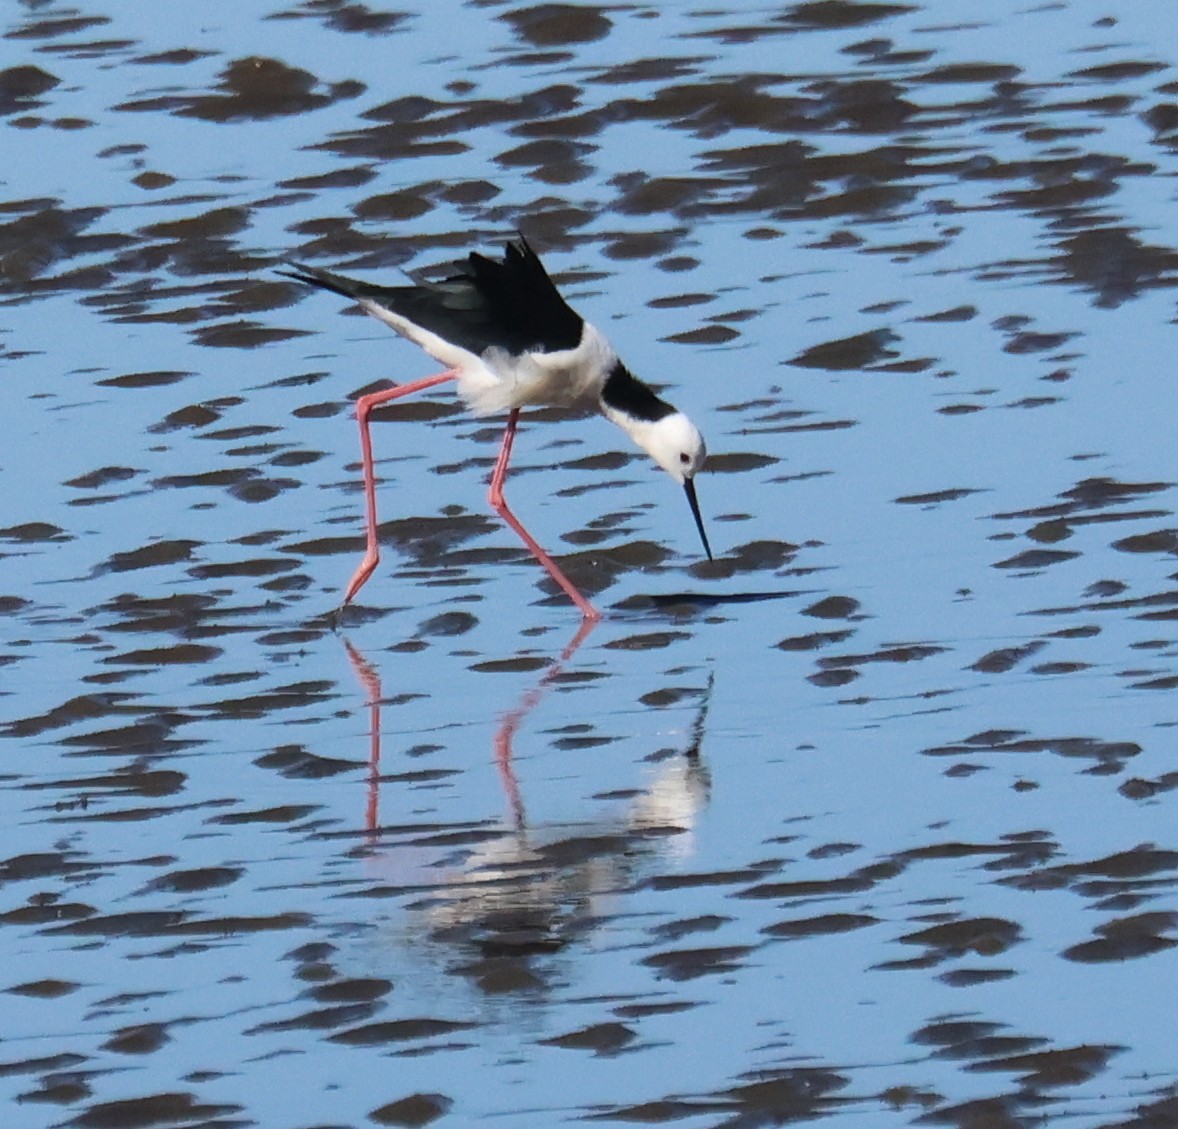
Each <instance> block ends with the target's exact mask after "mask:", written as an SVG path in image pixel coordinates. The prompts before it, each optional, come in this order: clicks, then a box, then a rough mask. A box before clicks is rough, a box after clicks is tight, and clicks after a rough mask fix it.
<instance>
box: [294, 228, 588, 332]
mask: <svg viewBox="0 0 1178 1129" xmlns="http://www.w3.org/2000/svg"><path fill="white" fill-rule="evenodd" d="M291 266H292V267H294V270H290V271H282V272H281V273H282V274H285V275H286V276H287V277H288V278H294V279H298V281H300V282H306V283H309V284H310V285H312V286H319V287H322V288H323V289H324V290H331V291H334V292H335V293H336V294H342V295H343V296H344V297H346V298H353V299H356V300H361V299H363V300H368V301H372V302H376V303H378V304H379V305H381V306H384V307H385V308H386V309H388V310H391V311H392V312H393V313H395V314H397V315H398V316H400V317H403V318H405V319H406V320H408V321H411V322H413V324H414V325H419V326H421V328H422V329H426V330H429V332H431V333H436V334H437V335H438V336H439V337H442V338H444V339H445V340H447V341H450V342H452V343H453V344H455V345H458V346H459V347H460V348H463V349H466V350H468V351H469V352H472V353H475V354H481V353H482V352H483V350H484V349H486V348H488V347H490V346H498V347H500V348H502V349H506V350H507V351H508V352H511V353H524V352H545V353H551V352H555V351H557V350H563V349H575V348H576V347H577V345H578V344H579V343H580V340H581V331H582V327H583V325H584V323H583V321H582V320H581V318H580V316H579V315H578V314H576V313H575V312H574V311H573V310H572V309H571V308H570V307H569V305H568V303H567V302H565V300H564V299H563V298H562V297H561V296H560V292H559V291H558V290H557V289H556V286H555V285H554V284H553V281H552V279H550V278H549V277H548V272H547V271H546V270H545V269H544V264H543V263H541V262H540V259H539V257H538V256H537V255H536V253H535V252H534V251H533V250H532V249H531V247H529V246H528V243H527V240H525V239H524V237H523V236H522V235H521V236H520V237H519V238H518V239H516V240H513V241H512V242H511V243H508V245H507V249H506V251H505V253H504V256H503V259H502V261H498V260H495V259H489V258H487V257H486V256H485V255H480V254H478V253H477V252H473V251H472V252H471V254H470V255H469V256H467V258H466V260H465V261H464V262H462V263H460V264H458V267H457V273H455V274H454V275H452V276H450V277H449V278H445V279H443V280H442V281H441V282H422V283H419V284H418V285H416V286H374V285H372V284H371V283H367V282H358V281H356V280H354V279H350V278H345V277H344V276H343V275H338V274H331V273H330V272H328V271H323V270H318V269H317V268H315V267H306V266H302V265H301V264H299V263H292V264H291Z"/></svg>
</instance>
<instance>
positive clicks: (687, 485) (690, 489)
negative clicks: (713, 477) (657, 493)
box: [683, 478, 712, 560]
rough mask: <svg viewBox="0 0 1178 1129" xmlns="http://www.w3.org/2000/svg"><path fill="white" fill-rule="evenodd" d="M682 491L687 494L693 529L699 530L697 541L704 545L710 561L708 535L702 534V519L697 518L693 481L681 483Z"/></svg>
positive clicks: (697, 510) (697, 511)
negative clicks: (693, 523) (693, 520)
mask: <svg viewBox="0 0 1178 1129" xmlns="http://www.w3.org/2000/svg"><path fill="white" fill-rule="evenodd" d="M683 490H684V492H685V493H686V494H687V504H688V505H689V506H690V507H691V516H692V517H693V518H695V528H696V529H698V530H699V539H700V540H701V541H702V542H703V543H704V552H705V553H707V554H708V560H711V559H712V547H711V546H710V545H709V544H708V535H707V534H706V533H705V532H704V519H703V518H702V517H700V516H699V502H697V501H696V498H695V479H693V478H689V479H687V481H686V482H684V483H683Z"/></svg>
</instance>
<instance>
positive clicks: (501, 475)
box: [361, 408, 601, 623]
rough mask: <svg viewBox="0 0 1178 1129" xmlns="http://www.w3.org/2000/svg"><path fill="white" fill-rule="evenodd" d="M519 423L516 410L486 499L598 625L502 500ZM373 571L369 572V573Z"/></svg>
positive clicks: (586, 604) (594, 612)
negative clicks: (512, 446) (516, 428)
mask: <svg viewBox="0 0 1178 1129" xmlns="http://www.w3.org/2000/svg"><path fill="white" fill-rule="evenodd" d="M518 420H519V408H513V409H512V410H511V414H510V415H508V417H507V430H506V431H505V432H504V433H503V446H502V447H500V448H499V458H498V459H497V460H496V461H495V469H494V471H492V472H491V489H490V491H489V492H488V494H487V497H488V499H489V500H490V503H491V505H492V507H494V509H495V512H496V513H497V514H498V515H499V516H500V517H501V518H503V520H504V521H505V522H507V524H508V525H510V526H511V528H512V529H514V530H515V531H516V533H518V534H519V536H520V537H521V538H522V540H523V543H524V544H525V545H527V547H528V551H529V552H530V553H531V554H532V556H533V557H535V558H536V560H538V561H539V562H540V563H541V564H542V565H543V566H544V569H545V571H546V572H547V573H548V575H549V576H551V577H552V579H553V580H555V581H556V583H557V584H558V585H560V587H561V589H563V591H564V593H565V595H566V596H568V598H569V599H570V600H572V601H573V603H574V604H576V605H577V607H578V608H580V609H581V614H582V615H583V616H584V617H585V618H586V619H587V620H591V621H592V622H594V623H596V622H597V621H598V620H599V619H600V618H601V612H599V611H598V610H597V609H596V608H595V607H594V606H593V605H592V604H591V603H589V601H588V600H586V599H585V597H584V596H582V595H581V593H580V592H578V591H577V588H576V586H575V585H574V584H573V582H572V581H571V580H570V579H569V578H568V577H567V576H565V574H564V573H563V572H561V571H560V568H559V567H558V566H557V563H556V561H554V560H553V559H552V558H551V557H550V556H549V555H548V554H547V553H546V552H544V550H543V549H541V548H540V546H539V544H537V542H536V539H535V538H534V537H533V536H532V535H531V534H530V533H529V532H528V531H527V530H526V529H525V528H524V527H523V525H522V524H521V523H520V520H519V518H517V517H516V516H515V514H513V513H512V512H511V509H510V507H509V506H508V505H507V499H506V498H504V497H503V482H504V480H505V479H506V478H507V463H508V460H509V459H510V458H511V445H512V443H513V442H514V441H515V426H516V422H517V421H518ZM371 571H372V570H371V569H369V572H371ZM361 583H363V582H361Z"/></svg>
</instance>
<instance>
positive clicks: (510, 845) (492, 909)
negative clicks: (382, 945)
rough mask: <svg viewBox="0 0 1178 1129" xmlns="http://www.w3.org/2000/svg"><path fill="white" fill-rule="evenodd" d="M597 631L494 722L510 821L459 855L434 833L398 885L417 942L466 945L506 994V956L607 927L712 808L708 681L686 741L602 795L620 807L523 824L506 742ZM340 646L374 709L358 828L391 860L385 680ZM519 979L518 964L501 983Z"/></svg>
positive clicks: (475, 835)
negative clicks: (409, 899)
mask: <svg viewBox="0 0 1178 1129" xmlns="http://www.w3.org/2000/svg"><path fill="white" fill-rule="evenodd" d="M594 626H595V624H594V623H593V622H592V621H586V622H585V623H583V624H582V625H581V628H580V630H579V631H578V632H577V633H576V635H574V636H573V638H572V639H571V640H570V642H569V643H568V645H567V646H566V647H565V648H564V650H562V651H561V652H560V654H559V655H557V656H556V657H554V658H553V660H552V661H551V662H550V663H549V664H548V666H547V667H546V668H545V669H544V671H543V673H542V674H541V676H540V677H539V679H538V680H537V681H536V683H535V684H534V685H533V686H531V687H530V688H529V689H528V690H527V692H526V693H525V694H524V695H523V696H522V697H521V698H520V699H519V701H518V703H517V704H516V705H515V706H514V707H513V708H512V709H510V710H508V711H507V712H506V713H505V714H504V715H503V716H502V718H501V720H500V722H499V726H498V729H497V730H496V733H495V738H494V755H495V760H496V764H497V766H498V769H499V774H500V779H501V781H502V784H503V788H504V792H505V796H506V800H507V807H508V812H509V816H508V818H506V819H504V820H503V821H502V822H501V823H500V824H498V825H489V826H488V825H481V826H479V827H477V828H472V827H471V826H470V825H464V828H465V829H466V830H467V831H469V832H471V834H470V835H469V837H466V838H465V841H464V844H463V845H462V847H461V849H460V850H459V851H457V852H455V851H453V850H452V847H450V844H449V843H448V841H447V839H448V837H447V834H446V832H445V829H438V830H439V832H440V833H439V836H438V846H439V852H438V855H439V856H441V857H436V859H435V862H434V863H433V864H431V865H429V866H428V867H425V868H416V867H415V868H413V869H414V870H415V872H416V878H417V880H416V881H412V882H411V883H405V884H402V885H400V887H399V888H400V890H401V892H403V893H405V894H409V893H412V894H414V895H416V897H415V900H414V902H413V905H412V908H413V909H414V910H415V911H416V912H415V913H414V918H415V919H416V924H415V926H414V927H413V930H412V931H413V932H414V933H415V934H417V935H420V934H419V930H420V929H421V928H423V927H424V929H425V931H426V933H427V935H428V937H429V938H430V939H431V940H432V941H434V942H435V943H438V944H441V945H443V946H444V947H451V946H455V945H457V946H459V947H460V948H461V949H463V950H465V951H466V952H467V953H468V954H469V953H470V951H471V949H472V948H473V950H474V953H475V954H476V955H477V958H478V959H476V960H474V962H473V963H470V962H467V963H464V964H463V965H462V966H461V971H463V972H464V973H466V974H468V975H470V976H471V977H472V978H473V979H475V980H476V981H477V982H479V983H480V985H482V986H484V987H487V989H488V990H502V985H500V986H499V987H498V988H493V987H492V985H491V981H494V980H495V978H496V977H500V976H503V975H504V974H505V970H504V966H503V964H502V962H503V961H504V960H507V961H508V962H509V963H510V961H512V960H518V959H521V958H523V959H525V960H526V958H528V957H530V956H532V955H535V954H537V953H544V952H553V951H556V950H559V949H562V948H564V947H565V946H566V945H567V944H568V943H569V942H570V941H571V940H573V939H574V938H575V937H577V936H579V935H582V934H584V933H585V932H586V931H587V930H590V929H592V928H594V927H595V926H596V925H597V924H599V923H600V922H602V921H604V920H607V919H608V918H609V916H610V915H611V910H610V907H611V905H612V904H613V902H614V899H616V898H617V897H618V896H619V895H621V894H623V893H624V892H625V891H626V890H627V889H630V888H632V887H633V885H634V883H635V882H636V881H639V880H640V879H641V878H642V877H645V876H646V875H650V874H652V873H654V872H657V871H658V870H659V869H660V867H665V866H667V865H669V866H671V867H672V868H674V867H675V866H676V865H678V864H679V863H680V862H681V861H682V860H683V858H684V857H686V856H687V855H689V854H690V853H691V851H692V844H693V830H694V827H695V823H696V819H697V816H698V814H699V812H700V811H701V810H702V809H703V808H704V807H705V805H706V804H707V802H708V798H709V795H710V790H711V778H710V774H709V771H708V769H707V766H706V764H705V762H704V758H703V754H702V747H703V743H704V737H705V733H706V728H707V716H708V709H709V706H710V702H711V693H712V677H711V675H710V674H709V677H708V681H707V684H706V686H705V687H704V688H702V689H701V690H700V691H699V705H698V707H697V709H696V712H695V716H694V718H693V720H692V723H691V725H690V727H689V729H688V731H687V733H686V735H685V738H686V739H685V741H684V742H683V743H682V744H681V745H679V746H677V747H674V748H663V749H659V750H657V751H656V752H653V753H652V754H651V755H650V756H648V758H647V760H648V762H649V763H651V764H653V765H655V766H656V767H655V770H654V771H653V772H652V773H651V774H650V776H649V777H648V779H647V780H646V781H645V783H644V786H643V787H641V788H634V789H626V790H619V791H618V792H617V793H616V794H612V795H610V796H607V797H604V799H606V800H615V799H616V800H617V801H618V802H617V803H616V804H615V803H603V804H602V807H603V809H604V808H608V809H609V810H608V812H607V811H603V812H602V813H601V814H599V815H594V816H591V817H589V818H587V819H583V820H577V821H575V822H567V821H566V822H549V823H543V822H541V823H538V824H534V825H533V824H532V823H531V822H530V821H529V819H528V817H527V814H526V806H525V801H524V797H523V788H522V787H521V784H520V781H519V779H518V778H517V775H516V772H515V769H514V766H513V743H514V741H515V739H516V736H517V734H518V732H519V730H520V727H521V726H522V724H523V723H524V721H525V720H526V718H527V717H528V715H529V714H530V713H531V712H532V711H533V710H534V709H535V708H536V706H537V705H538V704H539V702H540V701H541V699H542V698H543V697H544V694H545V692H546V691H547V690H548V688H549V687H550V686H551V685H552V683H553V682H554V680H556V679H557V678H558V677H559V676H560V674H561V673H562V671H563V670H564V669H565V668H566V666H567V665H568V663H569V661H570V660H571V659H572V658H573V656H574V655H575V653H576V652H577V650H578V648H579V647H581V645H582V644H583V643H584V642H585V639H586V638H587V637H588V635H589V634H590V632H591V631H592V630H593V628H594ZM346 646H347V649H348V656H349V658H350V660H351V663H352V665H353V667H354V669H355V671H356V674H357V675H358V677H359V679H360V681H361V683H362V685H363V687H364V692H365V697H366V701H367V704H368V708H369V711H370V722H371V736H370V748H369V777H368V796H367V803H366V809H365V828H366V831H367V835H368V839H369V843H370V846H371V848H372V849H373V850H374V851H375V852H377V857H386V860H387V861H392V858H393V856H394V855H396V854H397V853H398V851H399V849H400V848H399V846H398V839H399V835H398V834H397V833H396V832H395V831H394V832H389V831H387V830H386V831H382V828H381V824H380V818H379V811H380V785H381V768H380V758H381V729H380V723H381V709H380V703H381V680H380V674H379V671H378V670H377V669H376V667H375V666H373V665H372V664H371V663H370V662H368V661H367V660H366V659H365V658H364V657H363V656H362V655H361V654H360V652H359V651H358V650H357V649H356V648H355V646H353V645H352V644H351V643H346ZM422 845H423V844H422V839H421V837H420V836H415V837H414V853H417V852H418V851H419V850H420V848H421V846H422ZM448 847H450V849H447V848H448ZM419 859H420V856H419ZM395 869H396V870H398V871H399V872H400V876H401V878H402V879H404V878H407V877H408V875H407V874H406V873H405V871H404V870H403V869H402V868H401V867H399V866H395ZM387 892H388V893H394V892H395V890H389V891H387ZM488 962H490V963H488ZM518 973H519V969H518V968H516V969H515V970H514V972H512V973H511V974H510V975H509V976H508V979H509V980H510V978H511V975H518Z"/></svg>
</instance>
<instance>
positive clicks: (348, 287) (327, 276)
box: [275, 259, 356, 298]
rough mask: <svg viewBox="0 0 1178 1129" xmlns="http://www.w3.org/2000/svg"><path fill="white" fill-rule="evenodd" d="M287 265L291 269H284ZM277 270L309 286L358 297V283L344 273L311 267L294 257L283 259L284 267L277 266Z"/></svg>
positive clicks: (349, 296)
mask: <svg viewBox="0 0 1178 1129" xmlns="http://www.w3.org/2000/svg"><path fill="white" fill-rule="evenodd" d="M287 267H288V268H290V269H289V270H287V269H283V268H287ZM275 270H276V272H277V273H278V274H280V275H282V276H283V277H284V278H293V279H294V280H295V281H296V282H302V283H305V284H306V285H307V286H316V287H318V288H319V289H320V290H330V291H332V293H334V294H340V295H342V296H343V297H345V298H355V297H356V285H355V284H354V283H353V282H352V281H351V280H350V279H347V278H344V277H343V276H342V275H338V274H332V273H331V272H330V271H325V270H320V269H319V268H318V267H310V266H307V264H306V263H300V262H297V261H296V260H294V259H283V260H282V267H276V268H275Z"/></svg>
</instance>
